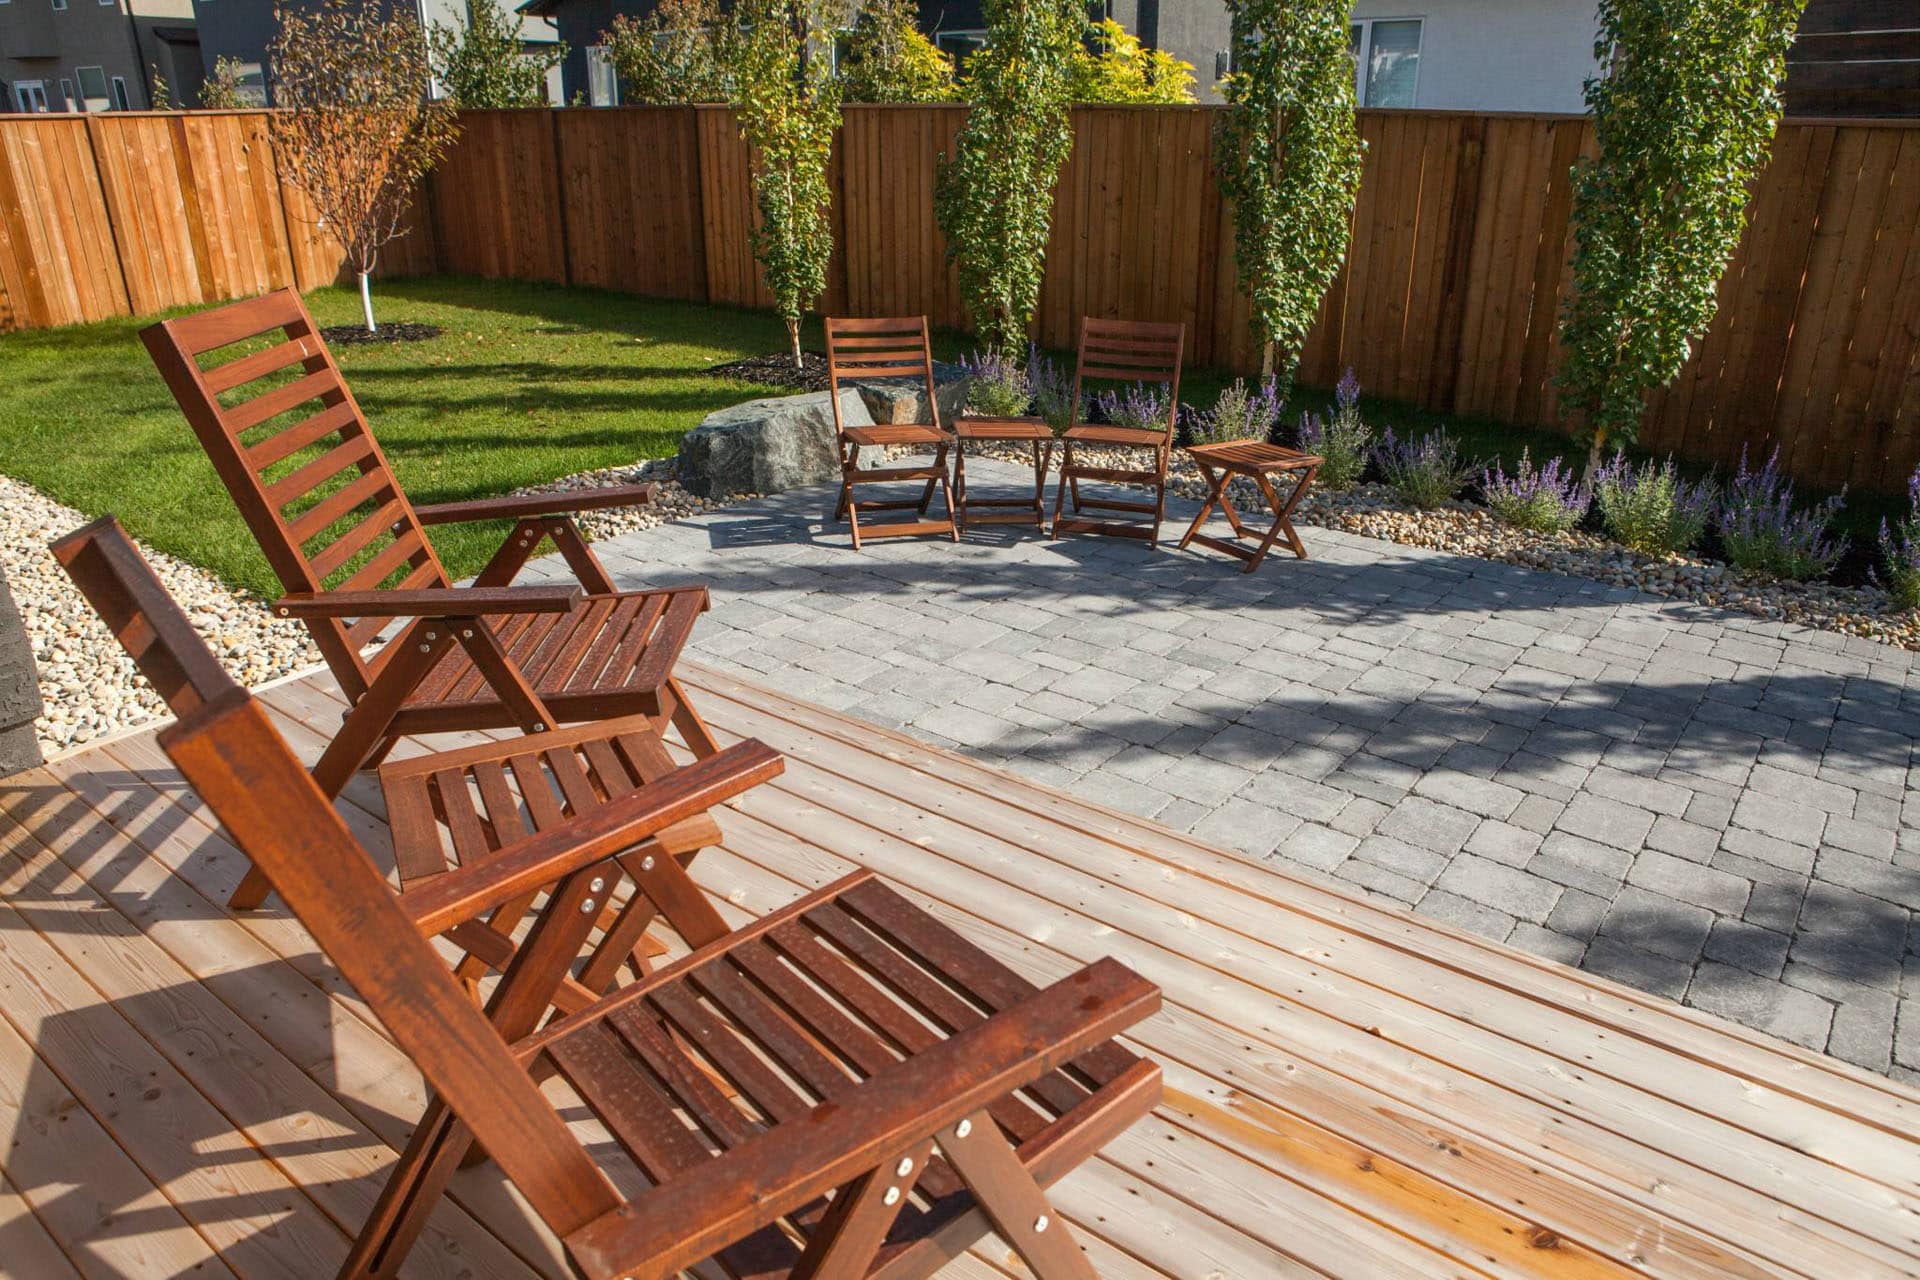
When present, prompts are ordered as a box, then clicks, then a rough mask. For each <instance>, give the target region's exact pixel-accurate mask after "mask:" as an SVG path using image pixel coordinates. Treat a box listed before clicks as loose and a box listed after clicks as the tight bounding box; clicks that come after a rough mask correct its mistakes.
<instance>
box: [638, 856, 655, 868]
mask: <svg viewBox="0 0 1920 1280" xmlns="http://www.w3.org/2000/svg"><path fill="white" fill-rule="evenodd" d="M640 869H641V870H642V871H651V870H653V856H652V855H651V854H649V855H648V856H647V857H644V858H642V859H640Z"/></svg>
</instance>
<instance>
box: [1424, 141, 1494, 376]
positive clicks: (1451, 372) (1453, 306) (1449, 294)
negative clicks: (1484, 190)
mask: <svg viewBox="0 0 1920 1280" xmlns="http://www.w3.org/2000/svg"><path fill="white" fill-rule="evenodd" d="M1486 149H1487V118H1486V117H1485V116H1478V115H1476V116H1468V117H1466V119H1465V120H1464V121H1463V122H1462V124H1461V126H1460V154H1459V157H1458V158H1457V159H1456V161H1455V163H1454V170H1453V175H1454V176H1453V208H1452V209H1450V210H1449V211H1448V214H1447V230H1448V236H1447V260H1446V267H1445V269H1444V270H1443V271H1442V272H1441V277H1440V279H1441V285H1440V333H1439V336H1438V337H1437V338H1435V340H1434V344H1433V364H1432V366H1431V367H1430V368H1429V369H1428V371H1427V372H1428V389H1427V397H1426V401H1425V406H1424V407H1426V408H1428V409H1438V410H1441V411H1443V412H1449V413H1450V412H1452V411H1453V409H1454V403H1453V398H1454V393H1455V392H1456V391H1457V390H1458V389H1459V386H1460V346H1461V329H1462V325H1463V324H1464V322H1465V312H1466V307H1467V296H1466V295H1467V270H1468V268H1469V267H1470V266H1471V265H1472V262H1471V261H1470V260H1471V259H1472V257H1473V234H1474V230H1475V226H1474V224H1475V223H1476V222H1477V221H1478V219H1479V215H1480V167H1481V163H1482V161H1483V160H1484V159H1485V155H1486Z"/></svg>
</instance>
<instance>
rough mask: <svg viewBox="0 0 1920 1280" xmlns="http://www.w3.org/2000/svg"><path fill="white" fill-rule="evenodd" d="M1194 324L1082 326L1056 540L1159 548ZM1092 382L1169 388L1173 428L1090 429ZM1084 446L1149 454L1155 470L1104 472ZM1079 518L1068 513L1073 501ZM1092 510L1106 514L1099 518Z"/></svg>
mask: <svg viewBox="0 0 1920 1280" xmlns="http://www.w3.org/2000/svg"><path fill="white" fill-rule="evenodd" d="M1185 341H1186V326H1185V325H1179V324H1155V323H1152V322H1149V321H1144V320H1096V319H1094V318H1093V317H1091V316H1088V317H1086V318H1085V319H1083V320H1081V322H1080V356H1079V359H1078V360H1077V361H1076V362H1075V364H1074V370H1073V417H1072V419H1071V421H1070V424H1069V425H1068V427H1067V430H1066V432H1065V434H1064V435H1063V436H1062V444H1061V454H1060V481H1059V487H1058V488H1057V489H1056V490H1055V491H1054V496H1053V536H1054V537H1056V538H1058V537H1060V536H1061V535H1062V534H1067V533H1101V534H1108V535H1110V536H1114V537H1122V538H1140V539H1143V540H1144V541H1146V542H1147V543H1149V544H1151V545H1155V546H1157V545H1159V542H1160V525H1161V524H1162V523H1163V522H1164V521H1165V520H1166V518H1167V460H1168V456H1169V454H1170V453H1171V452H1172V450H1173V432H1174V423H1175V421H1176V419H1177V417H1178V414H1179V412H1180V361H1181V353H1182V348H1183V345H1184V343H1185ZM1089 378H1092V379H1096V380H1100V381H1113V382H1118V383H1145V384H1148V385H1150V386H1164V387H1165V388H1166V389H1167V425H1166V428H1165V429H1164V430H1162V429H1160V428H1158V427H1156V428H1152V429H1141V428H1138V427H1116V426H1087V425H1083V424H1082V423H1081V422H1080V420H1079V419H1080V411H1081V407H1082V406H1083V405H1084V404H1085V398H1084V397H1085V391H1084V387H1083V384H1084V383H1085V381H1086V380H1087V379H1089ZM1076 445H1096V446H1105V447H1108V448H1122V449H1134V450H1141V449H1144V450H1148V451H1150V452H1151V454H1152V460H1153V461H1152V465H1151V466H1148V467H1139V468H1133V467H1102V466H1091V465H1089V464H1087V463H1083V462H1079V461H1077V460H1076V459H1075V456H1074V447H1075V446H1076ZM1083 481H1093V482H1096V483H1100V484H1120V485H1137V486H1140V487H1142V488H1145V489H1149V490H1151V491H1152V493H1153V501H1151V502H1140V501H1138V500H1136V499H1132V498H1105V497H1096V496H1093V495H1090V494H1084V493H1082V492H1081V491H1080V485H1081V482H1083ZM1069 497H1071V498H1072V499H1073V514H1072V515H1064V516H1063V515H1062V514H1061V513H1062V511H1063V509H1064V507H1065V504H1066V501H1067V499H1068V498H1069ZM1086 512H1092V513H1098V518H1096V517H1095V516H1094V515H1088V514H1083V513H1086Z"/></svg>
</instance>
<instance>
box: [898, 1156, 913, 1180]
mask: <svg viewBox="0 0 1920 1280" xmlns="http://www.w3.org/2000/svg"><path fill="white" fill-rule="evenodd" d="M912 1172H913V1157H912V1156H903V1157H901V1159H900V1163H899V1164H897V1165H895V1166H894V1169H893V1176H894V1177H896V1178H904V1177H906V1176H907V1175H908V1174H910V1173H912Z"/></svg>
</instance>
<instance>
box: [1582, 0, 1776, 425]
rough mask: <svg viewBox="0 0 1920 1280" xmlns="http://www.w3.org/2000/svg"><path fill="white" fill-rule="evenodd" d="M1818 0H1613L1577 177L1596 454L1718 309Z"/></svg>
mask: <svg viewBox="0 0 1920 1280" xmlns="http://www.w3.org/2000/svg"><path fill="white" fill-rule="evenodd" d="M1805 5H1806V0H1600V34H1599V37H1598V40H1597V41H1596V43H1595V45H1594V53H1595V56H1596V57H1597V58H1598V59H1599V61H1600V64H1601V67H1602V72H1603V74H1602V75H1600V76H1599V77H1596V78H1594V79H1590V80H1588V81H1587V89H1586V97H1587V106H1588V107H1589V109H1590V110H1591V111H1592V112H1593V125H1594V133H1595V135H1596V137H1597V138H1598V140H1599V144H1600V152H1599V156H1598V158H1597V159H1594V160H1591V161H1584V162H1582V163H1581V164H1580V165H1579V166H1577V168H1576V169H1575V173H1574V187H1573V234H1574V256H1573V284H1574V292H1573V296H1572V298H1571V299H1570V301H1569V303H1568V305H1567V307H1566V310H1565V312H1564V314H1563V315H1562V317H1561V342H1562V343H1563V345H1564V346H1565V347H1566V352H1567V355H1566V363H1565V365H1564V367H1563V368H1562V370H1561V373H1560V383H1561V385H1562V386H1563V387H1565V388H1566V390H1567V391H1568V393H1569V395H1568V402H1569V405H1570V407H1575V408H1579V409H1583V410H1584V411H1585V413H1586V424H1587V427H1588V429H1589V430H1590V432H1591V433H1592V451H1591V458H1592V461H1593V462H1598V460H1599V457H1600V451H1601V449H1602V447H1603V446H1604V445H1605V444H1606V442H1607V441H1608V440H1609V439H1619V440H1632V439H1633V438H1634V436H1635V435H1636V434H1637V433H1638V431H1639V426H1640V416H1641V411H1642V405H1643V400H1644V397H1645V395H1646V392H1647V391H1648V390H1649V389H1650V388H1653V387H1657V386H1661V385H1664V384H1665V383H1667V382H1670V381H1672V379H1673V377H1674V375H1675V374H1677V373H1678V372H1679V371H1680V366H1681V365H1682V364H1683V363H1684V362H1685V361H1686V358H1687V352H1688V347H1689V345H1690V344H1691V343H1692V342H1693V341H1694V340H1696V339H1697V338H1698V337H1699V336H1700V335H1701V334H1702V333H1704V332H1705V331H1706V328H1707V324H1708V322H1709V321H1711V320H1712V319H1713V312H1714V308H1715V304H1716V293H1717V289H1718V285H1719V280H1720V275H1721V272H1723V271H1724V270H1725V269H1726V265H1727V260H1728V258H1730V257H1731V256H1732V254H1733V251H1734V249H1735V248H1736V247H1737V246H1738V245H1739V243H1740V235H1741V232H1742V230H1743V229H1744V227H1745V225H1746V207H1747V195H1748V186H1749V184H1750V183H1751V182H1752V180H1753V179H1754V178H1755V177H1756V176H1757V175H1758V174H1759V172H1760V169H1761V167H1762V166H1763V165H1764V164H1765V163H1766V159H1767V152H1768V149H1769V147H1770V146H1771V144H1772V141H1773V134H1774V128H1775V126H1776V125H1777V123H1778V122H1779V118H1780V95H1779V84H1780V77H1781V74H1782V73H1783V71H1784V70H1785V66H1786V55H1787V48H1788V46H1789V45H1791V44H1792V43H1793V34H1794V29H1795V27H1797V26H1798V24H1799V21H1800V12H1801V10H1802V9H1803V8H1804V7H1805Z"/></svg>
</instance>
